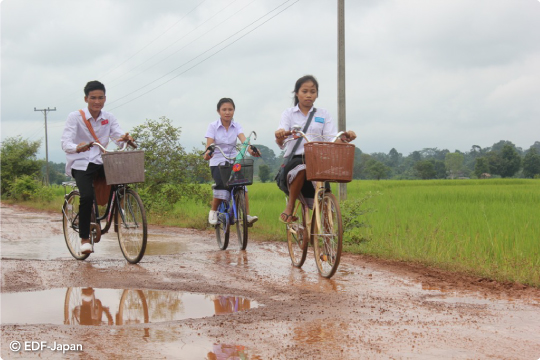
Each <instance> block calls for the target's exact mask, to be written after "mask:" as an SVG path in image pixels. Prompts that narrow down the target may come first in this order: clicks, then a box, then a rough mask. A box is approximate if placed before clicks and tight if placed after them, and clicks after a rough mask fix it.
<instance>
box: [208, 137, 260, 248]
mask: <svg viewBox="0 0 540 360" xmlns="http://www.w3.org/2000/svg"><path fill="white" fill-rule="evenodd" d="M252 135H253V136H254V137H253V140H256V139H257V134H256V133H255V132H254V131H252V132H251V134H249V136H248V137H247V138H246V140H245V141H244V142H243V143H242V144H241V146H240V149H239V151H238V154H237V155H236V157H228V156H227V155H225V153H224V152H223V150H222V149H221V148H220V147H219V145H216V144H211V145H210V146H209V147H208V148H207V150H210V154H212V153H213V152H214V151H215V149H218V150H219V151H220V152H221V153H222V154H223V156H224V157H225V158H226V159H228V160H231V161H232V163H224V164H221V165H219V172H220V174H221V178H222V179H223V183H224V184H225V186H227V187H228V188H229V191H230V196H229V200H228V201H222V202H221V204H219V206H218V209H217V220H218V222H217V224H216V225H214V227H215V229H216V239H217V243H218V246H219V248H220V249H221V250H225V249H227V247H228V246H229V235H230V228H231V226H233V225H236V233H237V235H238V248H239V249H240V250H245V249H246V247H247V243H248V227H250V224H249V223H248V219H247V215H248V214H247V209H246V186H247V185H251V184H253V159H245V158H244V156H245V154H246V150H247V147H248V146H249V141H250V138H251V136H252ZM251 148H252V150H253V151H254V152H258V150H257V149H256V148H255V147H254V146H252V147H251ZM214 187H215V184H214V185H212V189H214Z"/></svg>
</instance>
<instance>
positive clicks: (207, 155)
mask: <svg viewBox="0 0 540 360" xmlns="http://www.w3.org/2000/svg"><path fill="white" fill-rule="evenodd" d="M212 156H214V148H213V147H212V146H209V147H207V148H206V151H205V152H204V155H203V158H204V160H206V161H208V160H210V159H211V158H212Z"/></svg>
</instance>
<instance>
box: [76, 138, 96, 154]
mask: <svg viewBox="0 0 540 360" xmlns="http://www.w3.org/2000/svg"><path fill="white" fill-rule="evenodd" d="M93 145H94V143H93V142H92V141H91V142H89V143H85V142H82V143H80V144H79V145H77V148H76V149H75V151H77V153H81V152H85V151H88V150H90V148H91V147H92V146H93Z"/></svg>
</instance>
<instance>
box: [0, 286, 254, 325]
mask: <svg viewBox="0 0 540 360" xmlns="http://www.w3.org/2000/svg"><path fill="white" fill-rule="evenodd" d="M258 306H259V304H258V303H257V302H256V301H253V300H249V299H246V298H242V297H238V296H222V295H207V294H194V293H187V292H178V291H164V290H132V289H127V290H123V289H96V288H79V287H76V288H68V289H61V288H59V289H51V290H44V291H35V292H19V293H3V294H2V323H3V324H66V325H94V326H99V325H130V324H146V323H158V322H166V321H176V320H183V319H188V318H189V319H192V318H202V317H208V316H213V315H224V314H231V313H235V312H240V311H246V310H249V309H252V308H257V307H258Z"/></svg>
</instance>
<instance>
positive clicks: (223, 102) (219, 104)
mask: <svg viewBox="0 0 540 360" xmlns="http://www.w3.org/2000/svg"><path fill="white" fill-rule="evenodd" d="M227 103H230V104H232V107H233V109H234V110H236V106H234V101H233V99H231V98H221V99H219V101H218V103H217V111H219V109H221V105H223V104H227Z"/></svg>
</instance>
